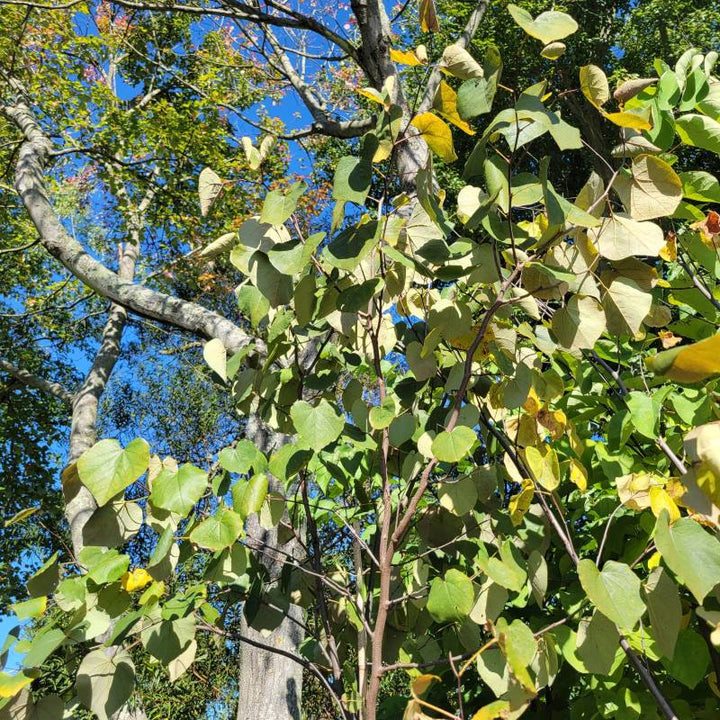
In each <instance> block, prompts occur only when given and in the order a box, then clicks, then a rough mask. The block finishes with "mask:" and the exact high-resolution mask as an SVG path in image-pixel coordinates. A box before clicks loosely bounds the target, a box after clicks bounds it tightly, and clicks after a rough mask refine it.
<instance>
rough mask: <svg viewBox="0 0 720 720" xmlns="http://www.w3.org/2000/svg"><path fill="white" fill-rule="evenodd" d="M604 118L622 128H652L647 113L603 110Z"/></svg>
mask: <svg viewBox="0 0 720 720" xmlns="http://www.w3.org/2000/svg"><path fill="white" fill-rule="evenodd" d="M603 115H604V116H605V119H606V120H609V121H610V122H611V123H615V125H617V126H619V127H623V128H630V129H631V130H652V123H651V122H650V118H649V115H645V116H643V115H639V114H637V113H632V112H624V111H623V112H614V113H606V112H603Z"/></svg>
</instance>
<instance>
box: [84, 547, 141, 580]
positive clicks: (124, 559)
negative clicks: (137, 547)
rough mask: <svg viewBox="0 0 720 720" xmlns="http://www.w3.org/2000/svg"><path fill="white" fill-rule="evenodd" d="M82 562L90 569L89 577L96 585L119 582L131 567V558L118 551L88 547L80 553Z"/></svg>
mask: <svg viewBox="0 0 720 720" xmlns="http://www.w3.org/2000/svg"><path fill="white" fill-rule="evenodd" d="M78 559H79V560H80V562H81V563H82V564H83V565H84V566H85V567H86V568H87V569H88V577H89V578H90V580H92V581H93V582H94V583H97V584H98V585H103V584H105V583H111V582H115V581H116V580H119V579H120V578H121V577H122V576H123V575H124V574H125V572H126V571H127V569H128V567H129V565H130V558H129V557H128V556H127V555H124V554H120V553H119V552H118V551H117V550H114V549H111V550H103V549H102V548H97V547H86V548H83V549H82V550H81V551H80V557H79V558H78Z"/></svg>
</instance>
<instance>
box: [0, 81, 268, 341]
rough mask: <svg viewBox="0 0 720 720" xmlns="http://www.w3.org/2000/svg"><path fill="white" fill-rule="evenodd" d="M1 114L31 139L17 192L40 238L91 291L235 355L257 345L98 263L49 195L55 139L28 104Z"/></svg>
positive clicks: (219, 320) (207, 313) (220, 321)
mask: <svg viewBox="0 0 720 720" xmlns="http://www.w3.org/2000/svg"><path fill="white" fill-rule="evenodd" d="M19 92H20V90H19V89H18V93H19ZM1 109H2V112H3V114H4V115H5V116H6V117H7V118H8V119H9V120H11V121H12V122H13V123H14V124H15V125H16V126H17V127H18V129H19V130H20V131H21V132H22V133H23V135H24V136H25V142H24V143H23V144H22V146H21V147H20V152H19V155H18V163H17V168H16V172H15V188H16V189H17V192H18V195H19V196H20V199H21V200H22V202H23V204H24V206H25V209H26V211H27V213H28V215H29V217H30V219H31V220H32V222H33V224H34V225H35V227H36V229H37V231H38V233H39V235H40V241H41V243H42V244H43V246H44V247H45V249H46V250H47V251H48V252H49V253H50V254H51V255H52V256H53V257H55V258H57V260H59V261H60V262H61V263H62V264H63V265H64V266H65V267H66V268H67V269H68V270H69V271H70V272H71V273H72V274H73V275H74V276H75V277H77V278H78V279H79V280H82V282H84V283H85V284H86V285H87V286H88V287H90V288H92V289H93V290H95V291H96V292H98V293H99V294H100V295H102V296H104V297H106V298H108V299H109V300H112V301H113V302H114V303H116V304H118V305H120V306H122V307H123V308H125V309H127V310H131V311H133V312H135V313H137V314H138V315H141V316H143V317H147V318H152V319H155V320H160V321H161V322H165V323H168V324H170V325H173V326H175V327H177V328H180V329H182V330H188V331H190V332H193V333H195V334H196V335H200V336H201V337H205V338H218V339H219V340H222V342H223V344H224V345H225V347H227V348H228V349H230V350H239V349H240V348H242V347H244V346H245V345H247V344H248V343H249V342H251V340H252V338H250V337H249V336H248V335H247V334H246V333H245V332H244V331H243V330H242V329H240V328H239V327H238V326H237V325H235V323H233V322H231V321H230V320H228V319H227V318H224V317H222V316H221V315H218V314H217V313H215V312H212V311H211V310H208V309H207V308H204V307H202V306H200V305H197V304H195V303H193V302H188V301H186V300H181V299H180V298H176V297H171V296H170V295H166V294H164V293H160V292H157V291H155V290H152V289H150V288H147V287H144V286H143V285H137V284H136V283H133V282H132V281H130V280H127V279H124V278H122V277H120V275H119V274H117V273H114V272H112V271H111V270H109V269H108V268H106V267H105V266H104V265H103V264H102V263H101V262H99V261H98V260H96V259H95V258H93V257H92V256H91V255H90V254H89V253H88V252H87V251H86V250H85V248H84V247H83V246H82V245H81V244H80V243H79V242H78V241H77V240H75V239H74V238H73V237H71V236H70V235H69V234H68V232H67V231H66V230H65V228H64V227H63V225H62V223H61V222H60V219H59V218H58V217H57V215H56V214H55V211H54V210H53V207H52V204H51V203H50V200H49V198H48V195H47V192H46V190H45V184H44V175H43V173H44V169H45V163H46V161H47V158H48V155H49V153H50V152H51V150H52V143H51V142H50V140H49V138H48V137H47V136H46V135H45V133H44V132H43V131H42V130H41V128H40V126H39V125H38V124H37V122H36V121H35V118H34V117H33V115H32V113H31V112H30V109H29V108H28V107H27V105H25V104H24V103H23V102H22V101H20V100H18V101H16V102H15V103H13V104H9V105H5V106H3V107H2V108H1ZM258 350H259V351H260V352H262V351H263V350H264V347H263V346H262V344H261V343H258Z"/></svg>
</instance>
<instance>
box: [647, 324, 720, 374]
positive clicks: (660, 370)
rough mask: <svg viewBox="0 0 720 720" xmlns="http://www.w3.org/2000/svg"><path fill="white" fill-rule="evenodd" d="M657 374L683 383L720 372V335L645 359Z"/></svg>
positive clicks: (649, 367) (651, 369) (650, 368)
mask: <svg viewBox="0 0 720 720" xmlns="http://www.w3.org/2000/svg"><path fill="white" fill-rule="evenodd" d="M645 365H646V366H647V367H648V369H649V370H650V371H651V372H654V373H655V374H656V375H663V376H664V377H666V378H668V379H669V380H675V381H676V382H682V383H695V382H702V381H703V380H707V379H708V378H711V377H713V376H714V375H717V374H719V373H720V335H713V336H712V337H710V338H707V340H701V341H700V342H697V343H693V344H692V345H682V346H681V347H676V348H673V349H672V350H665V351H664V352H661V353H658V354H657V355H653V356H652V357H649V358H647V359H646V360H645Z"/></svg>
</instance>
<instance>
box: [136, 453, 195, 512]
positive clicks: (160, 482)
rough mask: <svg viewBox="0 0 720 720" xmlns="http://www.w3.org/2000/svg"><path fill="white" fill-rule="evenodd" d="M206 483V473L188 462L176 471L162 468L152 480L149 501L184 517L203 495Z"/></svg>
mask: <svg viewBox="0 0 720 720" xmlns="http://www.w3.org/2000/svg"><path fill="white" fill-rule="evenodd" d="M207 484H208V477H207V473H205V472H203V471H202V470H200V468H197V467H195V466H194V465H190V464H189V463H186V464H185V465H182V466H181V467H180V468H179V469H178V471H177V472H173V471H172V470H170V469H168V468H164V469H163V470H161V471H160V474H159V475H158V476H157V477H156V478H155V479H154V480H153V482H152V492H151V493H150V501H151V502H152V504H153V505H154V506H155V507H158V508H162V509H163V510H169V511H170V512H174V513H177V514H178V515H180V516H181V517H185V516H186V515H187V514H188V513H189V512H190V511H191V510H192V509H193V507H195V504H196V503H197V502H198V500H200V498H201V497H202V496H203V493H204V492H205V490H206V489H207Z"/></svg>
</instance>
